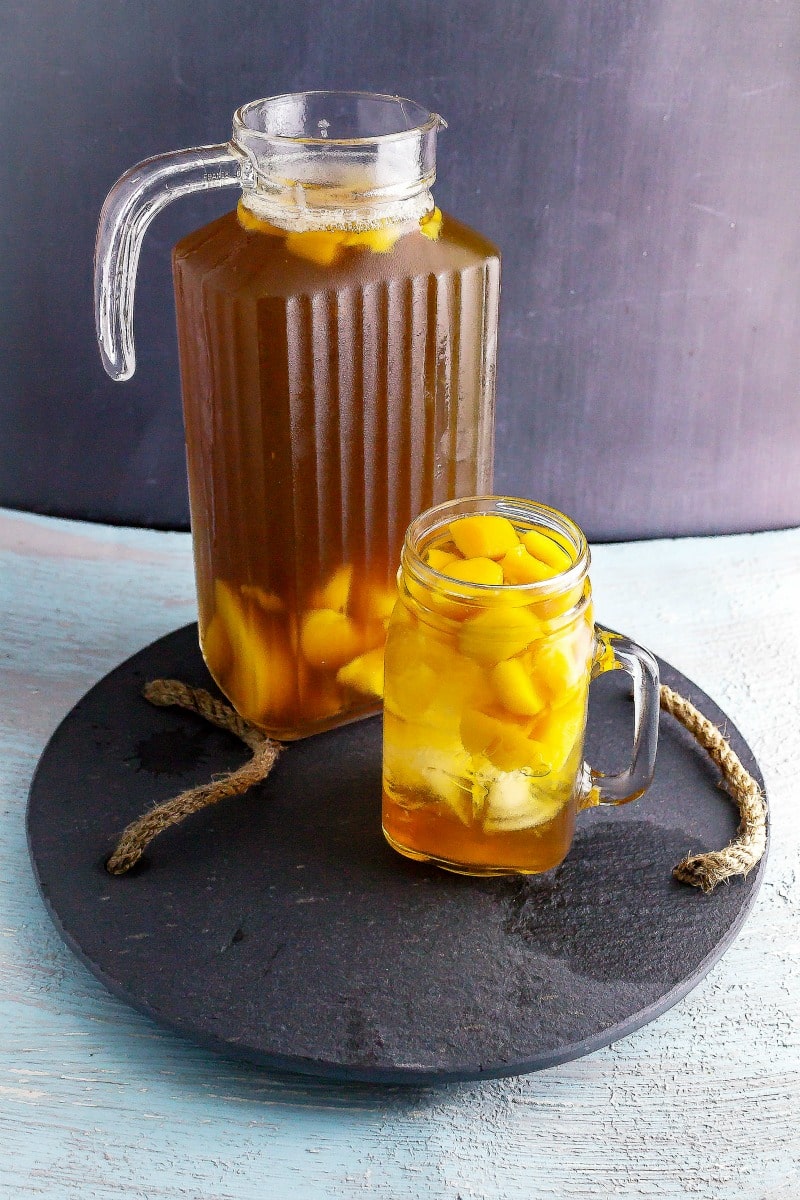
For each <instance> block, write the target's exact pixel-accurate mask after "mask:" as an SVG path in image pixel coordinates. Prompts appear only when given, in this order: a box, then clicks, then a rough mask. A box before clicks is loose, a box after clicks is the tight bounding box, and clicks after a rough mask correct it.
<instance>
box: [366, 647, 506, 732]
mask: <svg viewBox="0 0 800 1200" xmlns="http://www.w3.org/2000/svg"><path fill="white" fill-rule="evenodd" d="M386 679H387V680H388V683H389V686H388V688H387V691H386V697H385V703H386V707H387V708H389V709H392V710H393V711H394V712H396V713H398V715H400V716H404V717H407V718H408V719H410V720H422V719H423V718H424V719H425V720H426V721H427V722H428V723H429V724H432V725H435V726H437V727H439V728H442V729H457V728H458V722H459V713H460V709H461V706H462V704H464V703H465V702H467V703H469V702H470V701H471V700H473V699H475V698H477V696H479V695H480V694H481V693H482V692H484V691H485V688H486V682H485V678H484V675H483V672H482V671H481V669H480V667H479V666H478V665H477V663H475V662H472V660H471V659H468V658H465V657H464V655H462V654H459V653H458V651H457V650H455V649H454V648H453V647H452V646H450V645H448V644H446V643H443V642H440V641H439V640H437V639H436V638H434V637H433V636H430V635H429V634H427V633H425V632H424V631H423V630H422V629H418V630H414V629H407V630H406V629H403V630H399V629H395V630H393V631H392V634H391V635H390V638H389V642H388V645H387V647H386Z"/></svg>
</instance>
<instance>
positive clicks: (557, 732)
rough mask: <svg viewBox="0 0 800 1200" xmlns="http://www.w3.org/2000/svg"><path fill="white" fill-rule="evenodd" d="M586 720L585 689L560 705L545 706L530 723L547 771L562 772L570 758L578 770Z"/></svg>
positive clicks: (573, 766)
mask: <svg viewBox="0 0 800 1200" xmlns="http://www.w3.org/2000/svg"><path fill="white" fill-rule="evenodd" d="M585 721H586V696H585V692H584V693H583V694H582V695H581V696H580V697H577V696H576V697H575V702H573V703H570V704H569V705H566V706H564V707H563V708H553V709H547V710H546V711H545V712H544V713H543V714H542V715H541V717H539V718H538V719H537V720H536V721H535V722H534V724H533V729H532V736H533V737H534V738H535V740H536V744H537V746H538V747H539V753H540V755H541V760H542V762H543V763H544V764H545V766H546V768H547V770H548V771H555V772H557V771H561V770H562V769H563V768H564V767H565V766H566V765H567V763H569V762H570V760H571V759H574V760H575V761H574V762H572V763H571V768H574V769H575V770H577V767H578V760H579V758H580V753H579V752H580V748H581V738H582V735H583V728H584V724H585Z"/></svg>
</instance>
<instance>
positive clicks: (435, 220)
mask: <svg viewBox="0 0 800 1200" xmlns="http://www.w3.org/2000/svg"><path fill="white" fill-rule="evenodd" d="M419 231H420V233H423V234H424V235H425V237H426V238H430V240H431V241H432V242H436V241H438V240H439V235H440V234H441V232H442V210H441V209H440V208H434V209H433V210H432V212H429V213H426V214H425V216H424V217H421V218H420V222H419Z"/></svg>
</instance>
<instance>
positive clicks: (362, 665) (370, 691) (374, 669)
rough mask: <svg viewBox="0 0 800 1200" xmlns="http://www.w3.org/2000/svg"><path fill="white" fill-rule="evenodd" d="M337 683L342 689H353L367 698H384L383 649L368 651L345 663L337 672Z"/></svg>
mask: <svg viewBox="0 0 800 1200" xmlns="http://www.w3.org/2000/svg"><path fill="white" fill-rule="evenodd" d="M336 682H337V683H338V684H340V685H341V686H342V687H349V688H353V689H354V690H355V691H357V692H362V693H363V694H364V695H365V696H375V697H377V698H378V699H381V698H382V696H383V647H380V648H379V649H377V650H368V651H367V653H366V654H359V656H358V657H357V658H354V659H352V660H351V661H350V662H349V663H345V665H344V666H343V667H340V668H339V670H338V671H337V672H336Z"/></svg>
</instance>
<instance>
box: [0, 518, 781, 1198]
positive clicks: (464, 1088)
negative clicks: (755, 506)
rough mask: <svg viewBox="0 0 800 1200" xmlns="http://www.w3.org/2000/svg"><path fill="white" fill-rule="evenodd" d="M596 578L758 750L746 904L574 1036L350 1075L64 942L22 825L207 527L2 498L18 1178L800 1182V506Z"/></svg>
mask: <svg viewBox="0 0 800 1200" xmlns="http://www.w3.org/2000/svg"><path fill="white" fill-rule="evenodd" d="M592 578H593V582H594V587H595V596H596V600H597V611H598V614H599V616H600V619H601V620H603V621H604V622H605V623H607V624H609V625H611V626H613V627H615V628H618V629H623V630H625V631H626V632H627V633H629V634H631V636H633V637H635V638H636V639H637V640H639V641H641V642H643V643H644V644H645V645H648V646H649V647H650V648H651V649H652V650H654V651H655V652H656V653H658V654H660V655H661V656H662V657H664V658H665V659H667V660H668V661H669V662H671V663H673V664H674V665H675V666H676V667H678V668H679V669H680V670H681V671H683V672H684V673H685V674H686V675H688V676H689V677H690V678H693V679H694V680H695V681H696V682H697V683H698V684H699V685H700V686H701V687H702V688H703V689H704V690H705V691H706V692H707V693H708V694H709V695H711V696H712V697H714V699H715V700H716V701H717V702H718V703H719V704H720V705H721V706H722V707H723V708H724V709H725V711H726V712H727V713H728V714H729V715H730V717H731V718H732V719H733V720H734V721H735V722H736V724H737V725H738V726H739V728H740V729H741V731H742V732H743V734H744V736H745V737H746V738H747V740H748V741H749V743H750V745H751V747H752V748H753V750H754V752H755V754H756V756H757V758H758V759H759V762H760V764H761V767H762V769H763V772H764V776H765V779H766V783H767V788H768V791H769V796H770V803H771V813H772V848H771V853H770V862H769V864H768V869H767V875H766V880H765V883H764V885H763V888H762V890H761V894H760V896H759V898H758V901H757V903H756V907H755V909H754V911H753V913H752V915H751V917H750V919H749V920H748V922H747V924H746V925H745V927H744V929H743V931H742V932H741V934H740V935H739V937H738V939H737V940H736V941H735V943H734V944H733V946H732V947H731V949H730V950H729V951H728V953H727V954H726V955H725V957H724V958H723V959H722V961H721V962H720V963H719V964H717V966H716V967H714V968H713V970H712V971H711V973H710V974H709V975H708V976H707V978H706V979H705V980H704V981H703V982H702V983H701V984H700V986H699V987H698V988H697V989H696V990H695V991H693V992H692V993H691V994H690V995H689V996H688V997H687V998H686V999H684V1000H683V1001H681V1002H680V1003H679V1004H678V1005H676V1006H675V1007H674V1008H673V1009H671V1010H670V1011H669V1012H668V1013H666V1014H665V1015H664V1016H662V1017H661V1018H659V1020H657V1021H655V1022H654V1023H652V1024H651V1025H649V1026H647V1027H646V1028H644V1029H642V1030H640V1031H639V1032H638V1033H636V1034H634V1035H632V1036H630V1037H628V1038H625V1039H623V1040H622V1041H620V1042H618V1043H616V1044H615V1045H613V1046H611V1047H608V1048H607V1049H605V1050H600V1051H598V1052H596V1053H595V1054H592V1055H589V1056H588V1057H586V1058H583V1059H580V1060H578V1061H577V1062H573V1063H569V1064H567V1065H565V1066H561V1067H557V1068H554V1069H552V1070H550V1071H546V1072H542V1073H540V1074H536V1075H529V1076H523V1077H518V1078H514V1079H507V1080H501V1081H494V1082H486V1083H472V1084H459V1085H450V1086H447V1087H443V1088H438V1089H437V1088H431V1087H419V1088H414V1089H412V1090H404V1089H402V1088H389V1087H367V1086H334V1085H331V1084H328V1083H322V1082H315V1081H313V1080H308V1079H302V1078H293V1077H290V1076H281V1077H276V1076H274V1075H269V1074H266V1073H264V1072H263V1071H261V1070H259V1069H257V1068H254V1067H250V1066H243V1065H241V1064H238V1063H235V1062H230V1061H226V1060H223V1059H220V1058H217V1057H214V1056H213V1055H211V1054H209V1053H207V1052H206V1051H203V1050H201V1049H198V1048H196V1047H195V1046H193V1045H191V1044H190V1043H188V1042H185V1041H182V1040H180V1039H179V1038H177V1037H175V1036H173V1035H171V1034H169V1033H166V1032H163V1031H162V1030H160V1029H159V1028H157V1027H156V1026H154V1025H153V1024H151V1023H150V1022H149V1021H148V1020H147V1019H145V1018H144V1017H142V1016H139V1015H138V1014H137V1013H135V1012H133V1011H131V1010H129V1009H128V1008H127V1007H125V1005H123V1004H122V1003H121V1002H119V1001H117V1000H116V999H114V998H113V997H112V996H110V995H109V994H107V993H106V991H105V990H104V988H103V987H102V985H101V984H100V983H98V982H97V981H96V980H95V979H94V978H93V977H92V976H91V975H89V974H88V972H87V971H86V970H85V969H84V967H82V966H81V964H80V963H79V962H78V961H77V959H75V958H74V957H73V956H72V954H71V953H70V952H69V951H68V950H67V949H66V947H65V946H64V945H63V944H62V942H61V941H60V939H59V937H58V934H57V933H56V931H55V929H54V928H53V926H52V925H51V923H50V920H49V918H48V917H47V915H46V913H45V911H44V908H43V906H42V903H41V901H40V899H39V896H38V893H37V890H36V886H35V883H34V880H33V876H32V873H31V868H30V865H29V861H28V854H27V849H26V845H25V828H24V818H25V802H26V794H27V790H28V786H29V783H30V779H31V775H32V773H33V770H34V767H35V765H36V761H37V758H38V756H39V754H40V753H41V750H42V748H43V746H44V745H45V743H46V741H47V739H48V737H49V735H50V734H51V733H52V731H53V730H54V728H55V727H56V725H57V724H58V723H59V721H60V720H61V719H62V717H63V716H64V715H65V714H66V713H67V711H68V710H69V709H70V707H71V706H72V705H73V704H74V703H75V701H76V700H78V699H79V697H80V696H81V695H83V693H84V692H85V691H86V690H87V689H88V688H89V687H90V686H91V684H93V683H94V682H96V680H97V679H99V678H100V677H101V676H102V675H103V674H105V673H106V672H107V671H108V670H109V669H111V668H112V667H114V666H115V665H116V664H117V663H119V662H120V661H121V660H122V659H124V658H126V657H127V656H128V655H130V654H132V653H133V652H134V651H136V650H138V649H140V648H141V647H142V646H144V645H146V644H147V643H148V642H150V641H152V640H153V639H154V638H156V637H158V636H160V635H161V634H163V633H166V632H168V631H169V630H172V629H174V628H176V627H177V626H179V625H181V624H185V623H186V622H187V621H190V620H192V619H193V618H194V594H193V580H192V564H191V547H190V542H189V537H188V535H186V534H175V533H158V532H152V531H146V530H144V531H143V530H131V529H116V528H109V527H105V526H100V525H90V524H84V523H80V522H71V521H60V520H53V519H49V518H42V517H35V516H30V515H27V514H22V513H15V512H8V511H5V512H0V598H2V611H3V621H2V629H1V630H0V671H2V688H3V703H2V709H1V710H0V1197H3V1200H5V1197H14V1198H15V1200H16V1198H27V1197H54V1198H55V1197H58V1198H61V1197H66V1198H69V1200H72V1198H73V1197H74V1198H76V1200H77V1198H78V1197H80V1200H87V1198H90V1197H91V1198H94V1197H117V1196H124V1197H142V1198H146V1200H167V1198H169V1200H177V1198H178V1197H181V1198H184V1197H190V1198H192V1200H194V1198H198V1200H199V1198H203V1200H211V1198H213V1200H228V1198H236V1200H240V1198H243V1200H251V1198H252V1200H263V1198H270V1200H271V1198H272V1197H275V1198H276V1200H283V1198H284V1197H287V1198H289V1197H290V1198H291V1200H307V1198H308V1200H311V1198H314V1200H316V1198H320V1197H325V1198H328V1197H355V1196H362V1195H364V1196H376V1197H385V1198H387V1200H405V1198H409V1200H412V1198H413V1200H424V1198H427V1197H446V1198H448V1200H457V1198H459V1197H460V1198H461V1200H468V1198H469V1200H472V1198H479V1200H484V1198H489V1200H495V1198H497V1200H516V1198H517V1197H519V1200H585V1198H587V1197H610V1196H623V1197H636V1198H640V1197H658V1198H660V1200H666V1198H669V1200H683V1198H684V1197H693V1198H694V1197H696V1198H697V1200H721V1198H722V1197H726V1198H727V1197H728V1196H731V1197H733V1196H735V1197H737V1198H741V1197H744V1198H746V1200H798V1197H800V1118H799V1117H798V1113H800V921H799V920H798V886H797V884H798V865H797V864H798V861H799V860H798V850H800V788H799V787H798V783H797V770H798V763H800V530H797V529H795V530H786V531H782V532H776V533H761V534H754V535H741V536H737V537H722V538H713V539H687V540H677V541H657V542H639V543H629V544H626V545H607V546H598V547H596V548H595V549H594V551H593V569H592ZM642 803H646V799H645V800H643V801H642ZM720 803H725V798H724V796H722V794H721V797H720ZM706 902H707V901H706V900H705V899H704V897H702V896H701V895H700V894H699V893H698V897H697V903H698V904H703V903H706Z"/></svg>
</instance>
